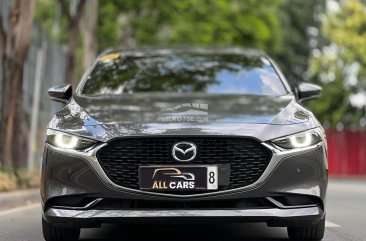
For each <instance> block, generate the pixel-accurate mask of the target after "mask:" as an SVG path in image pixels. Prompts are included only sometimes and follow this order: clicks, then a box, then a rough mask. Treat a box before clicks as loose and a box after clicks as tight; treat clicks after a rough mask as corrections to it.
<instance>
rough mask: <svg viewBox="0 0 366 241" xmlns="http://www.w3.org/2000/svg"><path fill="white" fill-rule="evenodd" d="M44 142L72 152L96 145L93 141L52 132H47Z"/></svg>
mask: <svg viewBox="0 0 366 241" xmlns="http://www.w3.org/2000/svg"><path fill="white" fill-rule="evenodd" d="M46 142H47V143H48V144H50V145H52V146H55V147H59V148H63V149H72V150H85V149H87V148H88V147H91V146H93V145H95V144H96V143H97V141H94V140H89V139H84V138H80V137H77V136H74V135H70V134H66V133H63V132H58V131H52V130H48V131H47V139H46Z"/></svg>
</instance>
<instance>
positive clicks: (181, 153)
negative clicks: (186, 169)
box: [172, 142, 197, 162]
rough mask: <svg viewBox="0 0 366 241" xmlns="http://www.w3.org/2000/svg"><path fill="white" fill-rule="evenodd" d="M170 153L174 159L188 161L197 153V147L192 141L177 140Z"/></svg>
mask: <svg viewBox="0 0 366 241" xmlns="http://www.w3.org/2000/svg"><path fill="white" fill-rule="evenodd" d="M172 155H173V157H174V159H175V160H177V161H182V162H188V161H191V160H193V159H194V158H195V157H196V155H197V147H196V145H195V144H193V143H192V142H178V143H176V144H175V145H174V146H173V149H172Z"/></svg>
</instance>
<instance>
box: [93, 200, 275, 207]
mask: <svg viewBox="0 0 366 241" xmlns="http://www.w3.org/2000/svg"><path fill="white" fill-rule="evenodd" d="M273 207H274V206H273V204H271V203H269V202H268V201H267V200H266V199H265V198H246V199H228V200H200V201H161V200H159V201H157V200H155V201H153V200H130V199H103V200H102V201H101V202H99V203H98V204H97V205H95V206H94V207H93V209H98V210H116V209H117V210H131V209H132V210H133V209H136V210H141V209H145V210H146V209H152V210H160V209H162V210H174V209H175V210H176V209H182V210H189V209H197V210H210V209H251V208H273Z"/></svg>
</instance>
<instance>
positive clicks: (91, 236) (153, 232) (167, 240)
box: [81, 223, 288, 241]
mask: <svg viewBox="0 0 366 241" xmlns="http://www.w3.org/2000/svg"><path fill="white" fill-rule="evenodd" d="M81 240H84V241H102V240H124V241H133V240H159V241H187V240H189V241H193V240H210V241H239V240H240V241H259V240H262V241H270V240H271V241H280V240H288V239H287V233H286V229H284V228H268V227H267V226H266V225H265V224H258V223H255V224H252V223H251V224H230V225H124V226H115V225H104V226H102V228H101V229H89V230H88V229H86V230H82V234H81Z"/></svg>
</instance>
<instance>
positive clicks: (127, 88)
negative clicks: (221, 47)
mask: <svg viewBox="0 0 366 241" xmlns="http://www.w3.org/2000/svg"><path fill="white" fill-rule="evenodd" d="M81 92H82V94H84V95H121V94H123V93H140V92H169V93H196V92H200V93H207V94H231V93H232V94H250V95H271V96H278V95H285V94H286V93H287V92H286V89H285V87H284V85H283V83H282V82H281V80H280V78H279V77H278V75H277V73H276V71H275V70H274V68H273V67H272V65H271V64H270V63H269V61H268V60H267V59H266V58H264V57H261V56H246V55H237V54H220V55H214V54H201V55H200V54H170V55H149V56H124V55H123V54H114V55H113V58H103V57H102V58H101V60H99V62H98V63H97V64H96V66H95V68H94V69H93V70H92V72H91V74H90V75H89V76H88V77H87V80H86V82H85V84H84V86H83V87H82V90H81Z"/></svg>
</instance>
